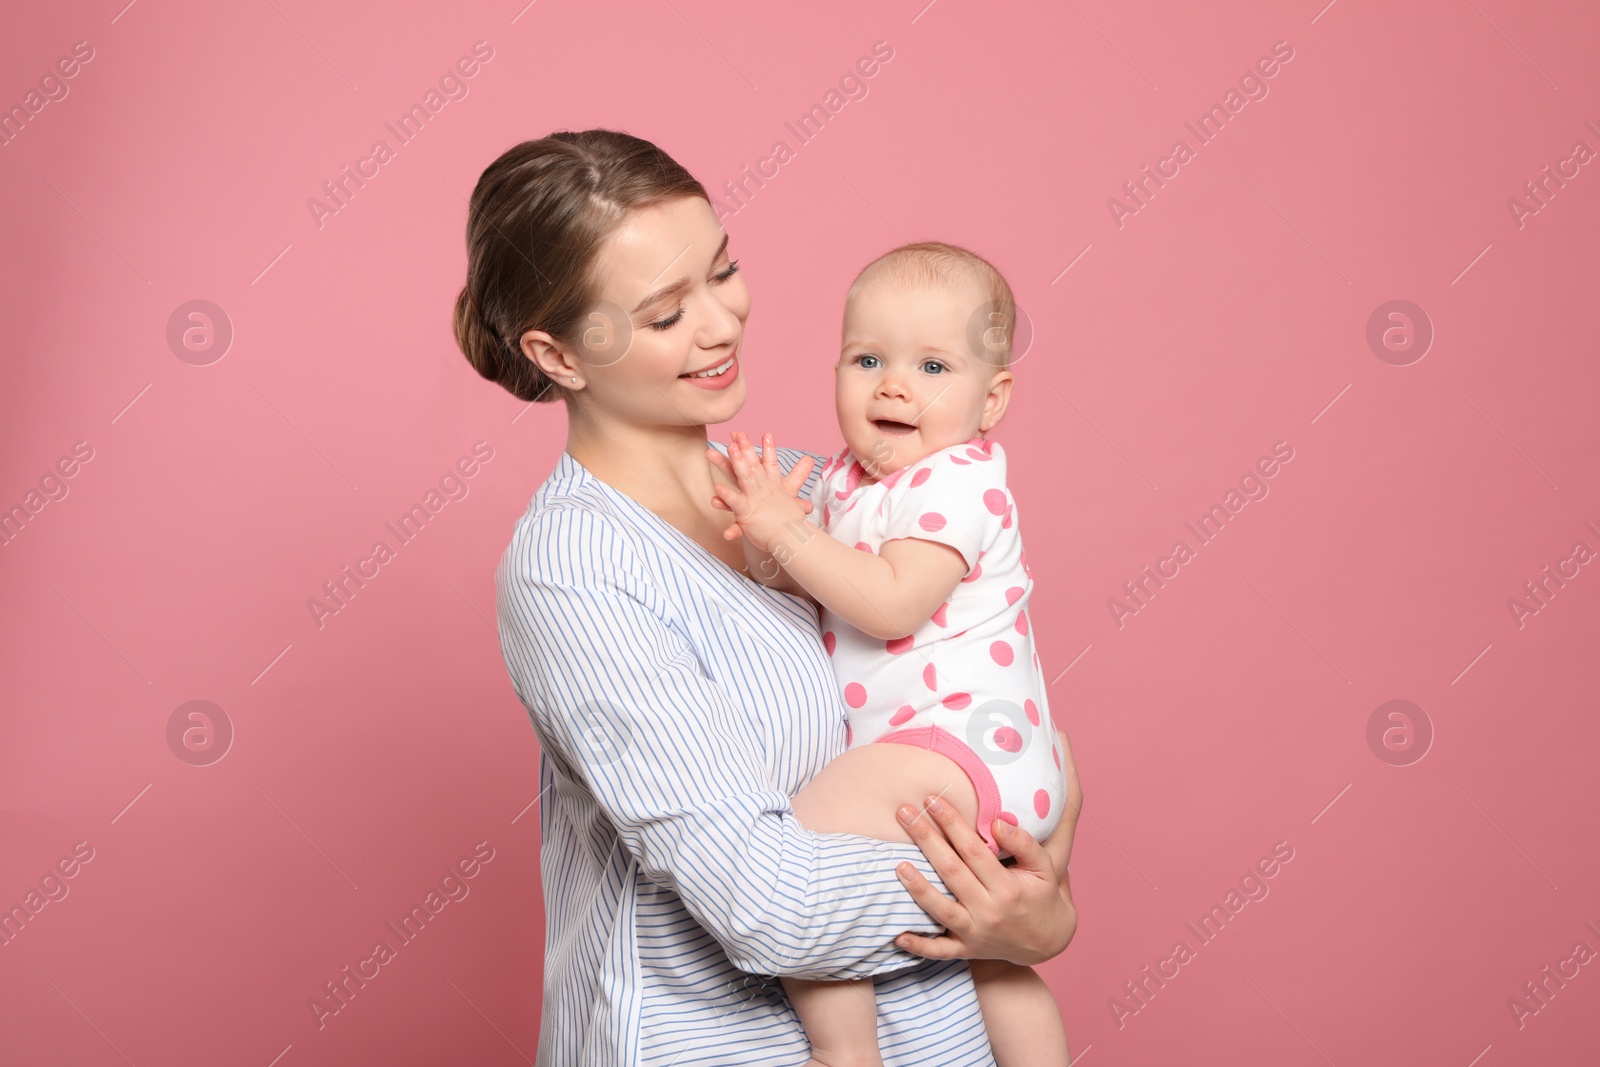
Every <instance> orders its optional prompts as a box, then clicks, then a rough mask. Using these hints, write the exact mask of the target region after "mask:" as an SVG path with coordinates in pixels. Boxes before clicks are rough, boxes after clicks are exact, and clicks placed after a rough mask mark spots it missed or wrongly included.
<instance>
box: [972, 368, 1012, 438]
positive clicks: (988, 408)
mask: <svg viewBox="0 0 1600 1067" xmlns="http://www.w3.org/2000/svg"><path fill="white" fill-rule="evenodd" d="M1016 380H1017V376H1016V375H1014V374H1012V373H1011V372H1010V371H1008V370H997V371H995V372H994V377H993V378H990V379H989V395H988V396H986V397H984V398H983V418H982V419H981V420H979V422H978V429H979V430H981V431H983V432H984V433H988V432H989V431H990V430H992V429H994V428H995V426H997V425H998V424H999V422H1000V420H1001V419H1002V418H1004V417H1005V413H1006V405H1007V404H1009V403H1011V386H1012V384H1013V383H1014V382H1015V381H1016Z"/></svg>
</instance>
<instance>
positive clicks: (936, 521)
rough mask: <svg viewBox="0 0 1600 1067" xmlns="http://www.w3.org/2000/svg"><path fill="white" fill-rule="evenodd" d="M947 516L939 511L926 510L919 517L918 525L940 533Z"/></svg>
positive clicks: (931, 531)
mask: <svg viewBox="0 0 1600 1067" xmlns="http://www.w3.org/2000/svg"><path fill="white" fill-rule="evenodd" d="M944 524H945V518H944V516H943V515H941V514H939V513H938V512H937V511H924V512H923V513H922V515H921V516H920V517H919V518H918V519H917V525H918V526H920V527H922V528H923V529H924V530H927V531H928V532H929V533H938V532H939V531H940V530H942V529H944Z"/></svg>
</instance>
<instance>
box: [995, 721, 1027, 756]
mask: <svg viewBox="0 0 1600 1067" xmlns="http://www.w3.org/2000/svg"><path fill="white" fill-rule="evenodd" d="M994 743H995V747H997V748H1003V749H1005V750H1006V751H1007V752H1021V751H1022V735H1021V734H1019V733H1017V731H1015V730H1013V729H1012V728H1011V727H1009V726H1002V727H1000V729H998V730H996V731H995V732H994Z"/></svg>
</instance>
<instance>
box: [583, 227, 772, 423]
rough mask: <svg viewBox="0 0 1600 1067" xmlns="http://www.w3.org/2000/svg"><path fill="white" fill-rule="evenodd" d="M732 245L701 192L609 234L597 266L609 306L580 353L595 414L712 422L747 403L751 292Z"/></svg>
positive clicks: (594, 319) (594, 320)
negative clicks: (742, 347) (743, 354)
mask: <svg viewBox="0 0 1600 1067" xmlns="http://www.w3.org/2000/svg"><path fill="white" fill-rule="evenodd" d="M727 246H728V234H727V232H726V231H724V230H723V228H722V226H721V224H720V223H718V222H717V218H716V215H714V214H713V213H712V211H711V206H710V205H709V204H708V203H706V201H705V200H703V199H701V198H700V197H698V196H686V197H680V198H678V199H675V200H671V201H667V202H666V203H662V204H657V205H655V206H652V207H646V208H636V209H634V210H633V211H631V212H629V213H628V216H627V218H626V219H624V220H623V222H622V224H621V225H620V226H619V227H618V228H617V229H616V230H615V231H614V232H613V233H612V234H611V236H610V237H609V238H607V239H606V243H605V244H604V246H602V248H601V250H600V254H599V257H598V258H597V260H596V262H595V271H596V276H597V277H598V278H600V279H602V284H601V288H600V303H599V305H598V307H597V309H596V310H594V311H591V312H590V313H589V316H588V318H587V320H586V322H587V326H586V328H585V330H584V331H583V334H582V336H580V338H579V343H578V350H577V354H578V357H579V360H580V361H581V365H582V370H583V372H584V378H583V381H584V383H585V385H584V388H583V389H582V390H580V392H579V401H580V403H582V404H585V405H586V406H587V407H588V408H589V411H588V414H590V415H591V416H596V415H600V413H601V412H604V416H602V417H610V418H614V419H618V420H621V421H624V422H628V423H632V424H635V425H662V424H669V425H678V426H686V425H687V426H704V425H706V424H708V423H719V422H726V421H728V420H729V419H731V418H732V417H733V416H734V415H735V414H736V413H737V412H738V410H739V408H740V407H742V406H743V405H744V400H745V382H744V375H743V373H742V372H741V370H740V367H739V343H740V341H741V340H742V339H743V338H744V320H745V317H746V316H747V315H749V314H750V290H749V289H748V288H747V287H746V286H745V283H744V279H743V278H742V277H741V276H740V275H739V274H738V273H737V272H738V266H737V264H735V263H734V262H733V261H732V260H731V259H729V257H728V247H727ZM708 371H709V372H715V373H713V374H710V375H707V374H706V372H708ZM585 394H587V395H585Z"/></svg>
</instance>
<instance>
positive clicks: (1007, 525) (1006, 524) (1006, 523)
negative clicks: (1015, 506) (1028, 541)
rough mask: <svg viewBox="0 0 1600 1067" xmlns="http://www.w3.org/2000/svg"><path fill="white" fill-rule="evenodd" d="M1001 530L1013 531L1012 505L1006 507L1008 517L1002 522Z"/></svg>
mask: <svg viewBox="0 0 1600 1067" xmlns="http://www.w3.org/2000/svg"><path fill="white" fill-rule="evenodd" d="M1000 529H1002V530H1009V529H1011V505H1010V504H1007V505H1006V517H1005V518H1003V519H1001V520H1000Z"/></svg>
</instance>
